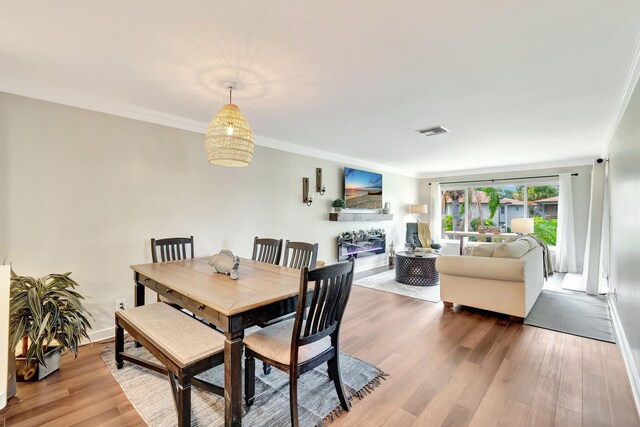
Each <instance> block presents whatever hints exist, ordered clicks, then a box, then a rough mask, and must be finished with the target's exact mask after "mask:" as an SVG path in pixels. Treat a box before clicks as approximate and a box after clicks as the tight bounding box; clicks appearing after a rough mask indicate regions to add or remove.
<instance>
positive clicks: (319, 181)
mask: <svg viewBox="0 0 640 427" xmlns="http://www.w3.org/2000/svg"><path fill="white" fill-rule="evenodd" d="M325 191H326V189H325V188H324V185H322V168H316V193H319V194H320V195H321V196H324V193H325Z"/></svg>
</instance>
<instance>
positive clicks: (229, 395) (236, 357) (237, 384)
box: [224, 332, 243, 427]
mask: <svg viewBox="0 0 640 427" xmlns="http://www.w3.org/2000/svg"><path fill="white" fill-rule="evenodd" d="M242 336H243V333H242V332H239V333H238V332H236V333H225V337H226V339H225V341H224V425H225V426H226V427H230V426H234V427H235V426H241V425H242Z"/></svg>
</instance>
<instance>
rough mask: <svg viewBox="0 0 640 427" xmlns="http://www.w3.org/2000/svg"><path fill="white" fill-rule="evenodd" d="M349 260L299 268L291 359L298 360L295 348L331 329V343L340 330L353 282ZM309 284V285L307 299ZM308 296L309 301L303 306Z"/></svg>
mask: <svg viewBox="0 0 640 427" xmlns="http://www.w3.org/2000/svg"><path fill="white" fill-rule="evenodd" d="M353 261H354V260H353V258H352V259H350V260H349V261H344V262H340V263H337V264H332V265H328V266H326V267H321V268H317V269H315V270H309V269H308V268H307V267H303V268H302V272H301V273H300V294H299V297H298V308H297V310H296V320H295V323H294V327H293V337H292V345H291V359H290V360H291V361H297V360H298V347H300V346H302V345H307V344H311V343H312V342H315V341H318V340H320V339H322V338H324V337H326V336H327V335H330V334H333V333H334V332H335V333H336V335H335V337H334V339H335V340H336V342H333V341H332V344H334V345H335V344H336V343H337V332H338V331H339V330H340V324H341V322H342V316H343V315H344V310H345V308H346V307H347V302H348V301H349V294H350V293H351V284H352V283H353V269H354V267H353V266H354V262H353ZM309 283H312V284H313V291H312V294H311V296H310V298H309V295H308V294H309ZM309 299H310V303H309V305H308V307H307V301H309ZM305 313H306V319H305Z"/></svg>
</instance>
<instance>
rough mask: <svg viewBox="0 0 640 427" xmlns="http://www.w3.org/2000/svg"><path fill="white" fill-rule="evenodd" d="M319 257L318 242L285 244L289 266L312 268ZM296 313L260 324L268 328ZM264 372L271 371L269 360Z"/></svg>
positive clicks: (266, 373) (285, 257)
mask: <svg viewBox="0 0 640 427" xmlns="http://www.w3.org/2000/svg"><path fill="white" fill-rule="evenodd" d="M317 258H318V244H317V243H305V242H291V241H289V240H287V241H286V243H285V245H284V261H283V265H284V266H285V267H289V268H295V269H298V270H301V269H302V268H303V267H308V268H309V269H310V270H313V269H314V268H316V260H317ZM294 316H295V313H292V314H287V315H285V316H281V317H278V318H276V319H271V320H268V321H266V322H261V323H259V324H258V326H260V327H261V328H266V327H267V326H269V325H273V324H275V323H279V322H282V321H285V320H289V319H293V318H294ZM262 372H263V373H264V374H265V375H269V374H270V373H271V367H270V366H269V364H268V363H267V362H262Z"/></svg>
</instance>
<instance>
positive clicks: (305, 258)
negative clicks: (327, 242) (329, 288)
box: [282, 240, 318, 270]
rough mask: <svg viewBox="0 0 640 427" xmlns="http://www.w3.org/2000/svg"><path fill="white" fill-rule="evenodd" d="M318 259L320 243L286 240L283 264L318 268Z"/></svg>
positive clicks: (310, 268) (298, 267)
mask: <svg viewBox="0 0 640 427" xmlns="http://www.w3.org/2000/svg"><path fill="white" fill-rule="evenodd" d="M317 259H318V244H317V243H305V242H290V241H289V240H287V241H286V243H285V245H284V261H283V263H282V265H284V266H285V267H289V268H297V269H298V270H300V269H301V268H302V267H309V270H313V269H314V268H316V261H317Z"/></svg>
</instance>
